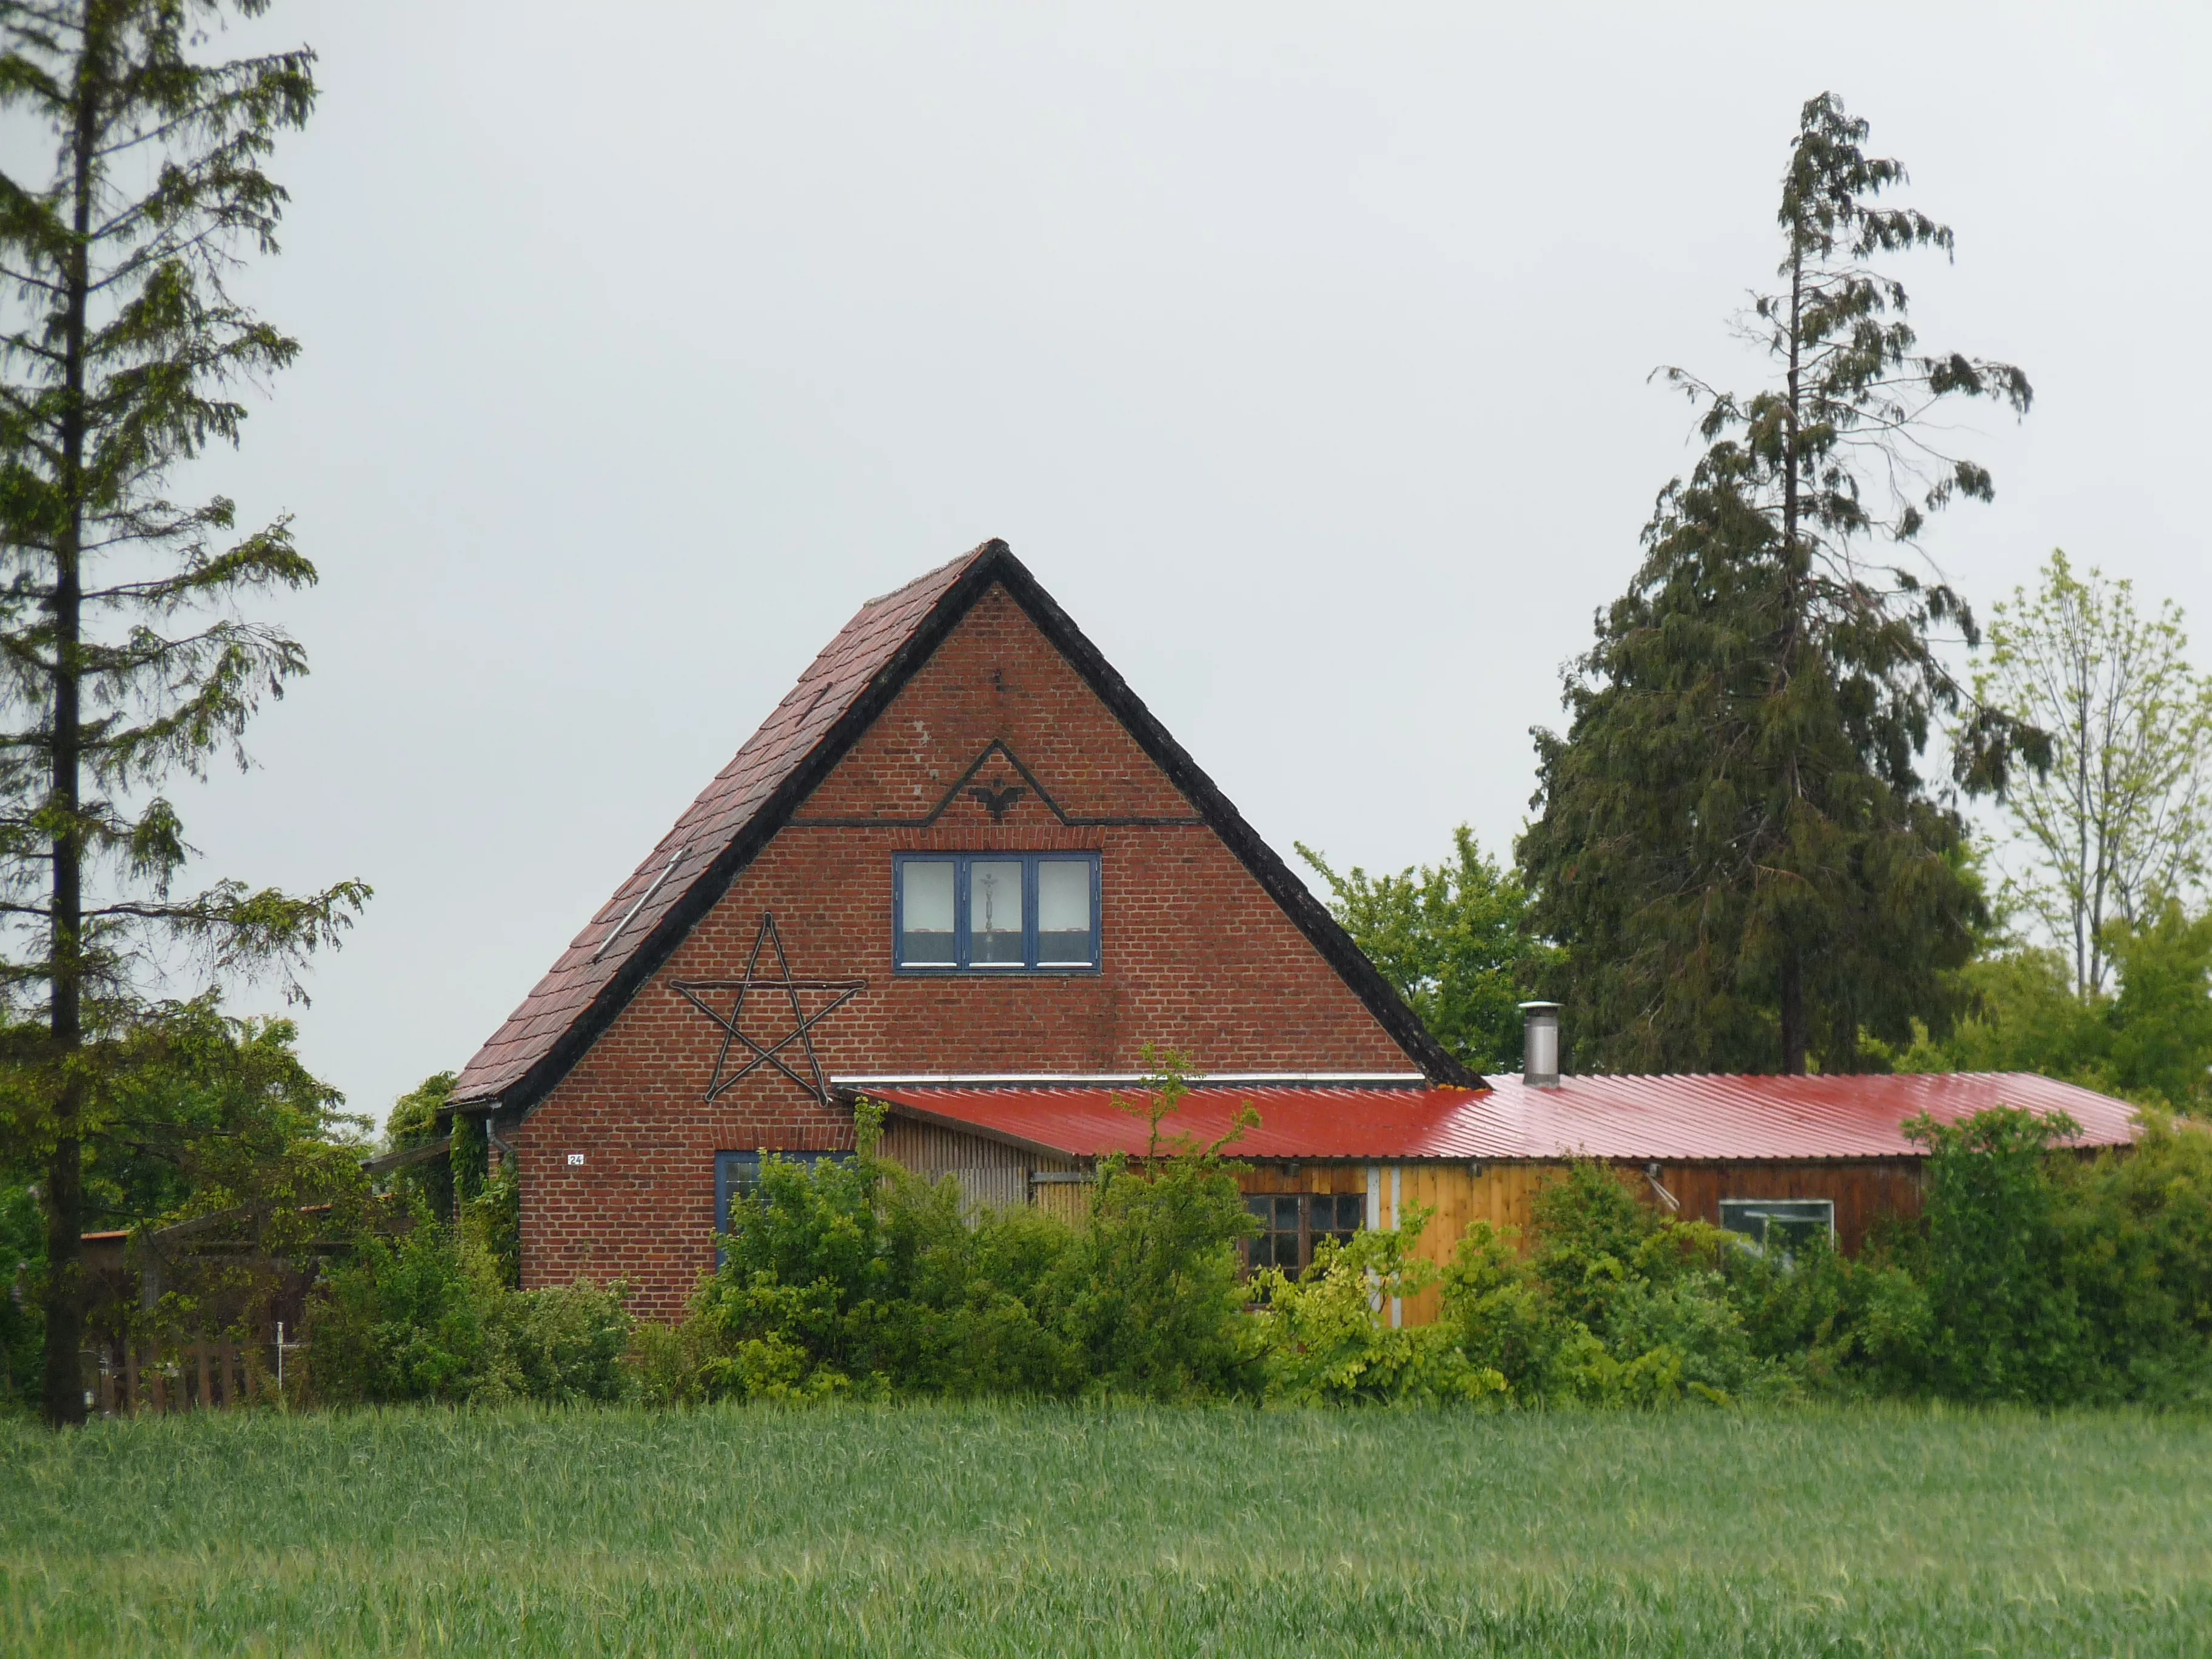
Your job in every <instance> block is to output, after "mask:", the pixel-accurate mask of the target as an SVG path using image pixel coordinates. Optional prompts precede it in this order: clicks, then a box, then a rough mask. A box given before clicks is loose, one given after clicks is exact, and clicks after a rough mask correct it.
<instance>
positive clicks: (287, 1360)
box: [85, 1325, 307, 1417]
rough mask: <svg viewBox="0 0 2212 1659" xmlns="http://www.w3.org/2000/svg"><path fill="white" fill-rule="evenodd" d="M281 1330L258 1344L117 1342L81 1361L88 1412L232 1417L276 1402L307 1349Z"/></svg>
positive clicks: (199, 1338)
mask: <svg viewBox="0 0 2212 1659" xmlns="http://www.w3.org/2000/svg"><path fill="white" fill-rule="evenodd" d="M306 1347H307V1344H306V1343H304V1342H290V1341H285V1340H283V1326H281V1325H280V1326H278V1327H277V1328H276V1330H275V1331H273V1332H270V1333H265V1334H264V1335H263V1336H262V1338H261V1340H257V1341H252V1342H246V1343H240V1342H234V1341H233V1340H230V1339H229V1338H228V1336H215V1337H210V1336H208V1335H206V1334H204V1333H199V1334H194V1335H193V1336H192V1337H191V1339H190V1340H178V1341H169V1342H135V1341H122V1342H117V1343H114V1344H112V1345H110V1346H106V1347H103V1348H102V1349H100V1351H98V1352H92V1353H88V1354H87V1355H86V1356H85V1358H86V1361H87V1365H86V1370H87V1371H88V1381H90V1379H91V1377H94V1376H96V1377H97V1379H98V1380H97V1382H96V1383H93V1385H92V1388H91V1392H92V1394H93V1396H94V1397H93V1400H92V1401H91V1402H89V1403H90V1404H91V1406H92V1408H93V1409H94V1410H95V1411H97V1412H98V1413H100V1415H101V1416H102V1417H136V1416H137V1415H138V1414H139V1413H141V1412H156V1413H160V1412H204V1411H234V1410H236V1409H237V1408H238V1407H240V1406H246V1405H251V1404H252V1403H254V1402H256V1401H261V1400H264V1399H267V1400H275V1399H276V1398H278V1397H279V1386H278V1378H279V1376H281V1375H282V1372H283V1370H284V1369H286V1368H288V1367H290V1366H294V1365H296V1364H297V1363H298V1362H297V1358H296V1356H298V1355H299V1354H300V1353H301V1352H303V1351H304V1350H305V1349H306Z"/></svg>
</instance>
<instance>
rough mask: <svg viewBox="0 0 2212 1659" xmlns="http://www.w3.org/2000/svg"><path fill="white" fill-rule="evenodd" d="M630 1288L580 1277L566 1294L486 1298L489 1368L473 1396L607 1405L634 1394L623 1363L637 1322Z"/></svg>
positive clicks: (495, 1294)
mask: <svg viewBox="0 0 2212 1659" xmlns="http://www.w3.org/2000/svg"><path fill="white" fill-rule="evenodd" d="M628 1295H629V1292H628V1290H627V1287H625V1286H623V1285H606V1286H605V1287H602V1286H599V1285H593V1284H592V1283H591V1282H590V1281H588V1280H586V1279H578V1280H577V1281H576V1282H575V1283H574V1285H568V1286H566V1287H564V1288H553V1289H548V1290H543V1291H505V1292H497V1291H495V1292H492V1293H490V1294H489V1295H488V1296H487V1297H486V1298H485V1300H486V1310H485V1311H486V1317H485V1320H484V1364H483V1372H482V1374H481V1375H479V1376H476V1377H474V1378H472V1379H471V1382H470V1384H469V1390H468V1397H469V1398H470V1399H471V1400H477V1401H487V1402H496V1401H504V1400H543V1401H551V1402H553V1403H556V1404H563V1405H567V1404H577V1403H581V1402H584V1401H615V1400H622V1399H626V1398H628V1397H629V1396H630V1395H632V1394H634V1393H635V1392H636V1383H635V1379H634V1378H633V1377H632V1376H631V1374H630V1372H629V1369H628V1368H627V1367H626V1366H625V1365H624V1364H623V1356H624V1354H625V1353H626V1352H628V1350H629V1342H630V1329H631V1327H632V1325H633V1324H634V1323H635V1321H633V1320H632V1319H631V1317H630V1315H629V1310H628V1309H627V1308H626V1307H625V1306H624V1305H623V1304H624V1302H625V1301H626V1300H627V1299H628Z"/></svg>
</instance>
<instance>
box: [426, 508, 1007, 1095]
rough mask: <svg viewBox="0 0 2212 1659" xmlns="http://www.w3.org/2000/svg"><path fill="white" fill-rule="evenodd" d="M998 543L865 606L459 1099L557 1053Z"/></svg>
mask: <svg viewBox="0 0 2212 1659" xmlns="http://www.w3.org/2000/svg"><path fill="white" fill-rule="evenodd" d="M997 545H998V544H996V543H986V544H984V545H983V546H981V547H979V548H977V549H975V550H974V551H973V552H969V553H963V554H962V555H961V556H959V557H958V558H957V559H955V560H953V561H952V562H951V563H950V564H945V565H940V566H939V567H938V568H936V569H934V570H933V571H931V572H930V573H929V574H927V575H926V576H920V577H917V578H915V580H913V581H910V582H908V584H907V585H906V586H904V587H902V588H899V589H898V590H896V592H890V593H886V594H884V596H883V597H882V598H881V599H871V600H869V601H868V602H867V604H866V605H862V606H861V607H860V612H859V614H858V615H856V616H855V617H854V618H853V620H852V621H850V622H848V623H846V624H845V626H844V629H842V631H841V632H840V633H839V634H838V635H837V637H836V639H834V640H832V641H829V644H828V645H827V646H825V647H823V650H822V653H821V654H820V655H819V656H817V657H816V658H815V659H814V661H813V663H812V665H811V666H810V667H809V668H808V669H807V671H805V673H804V674H801V675H800V676H799V684H796V685H794V686H793V687H792V688H791V691H790V694H789V695H788V696H786V697H785V698H784V700H783V701H782V702H780V703H778V704H777V705H776V708H775V713H774V714H770V715H769V717H768V719H767V720H764V721H763V722H762V723H761V727H760V730H759V731H757V732H754V733H753V734H752V736H751V737H750V738H747V739H745V744H744V747H743V748H742V749H740V750H738V752H737V755H736V757H734V758H733V759H732V761H731V762H730V763H729V764H728V765H727V766H726V767H724V768H723V769H722V770H721V772H720V775H718V776H717V777H716V778H715V779H714V782H712V783H710V784H708V786H707V787H706V789H705V790H704V791H703V792H702V793H701V794H700V796H699V798H698V799H696V800H695V801H693V802H692V803H691V805H690V809H689V810H688V811H685V812H684V816H683V817H680V818H678V819H677V821H676V827H675V828H674V829H671V830H670V831H669V832H668V833H667V834H666V835H665V836H662V837H661V839H660V843H659V845H658V846H657V847H655V848H653V851H652V853H651V854H649V855H648V856H647V858H646V860H645V861H644V862H643V863H641V864H640V865H639V866H637V868H636V870H635V871H634V872H632V873H631V875H630V878H629V880H628V881H626V882H624V883H623V884H622V885H621V886H620V887H617V889H616V890H615V893H614V896H613V897H612V898H611V899H609V900H608V901H607V902H606V903H605V904H604V905H602V906H601V907H600V908H599V914H598V915H596V916H594V917H592V921H591V924H590V925H589V926H588V927H586V928H585V929H584V931H583V932H582V933H579V934H577V935H576V937H575V939H574V941H573V942H572V943H571V944H570V945H569V946H568V950H567V951H565V952H564V953H563V954H562V957H561V959H560V960H559V961H558V962H556V963H554V964H553V967H552V969H551V971H550V972H549V973H548V974H547V975H545V977H544V978H543V979H541V980H539V981H538V983H537V985H536V987H533V988H532V991H531V993H530V994H529V995H528V996H526V997H525V998H524V999H523V1000H522V1006H520V1007H519V1008H517V1009H516V1010H515V1011H514V1012H513V1013H511V1014H509V1015H508V1016H507V1023H506V1024H503V1025H501V1027H500V1028H499V1030H496V1031H495V1032H494V1033H493V1034H492V1036H491V1038H490V1040H489V1041H488V1042H486V1043H485V1044H484V1045H483V1048H479V1049H477V1053H476V1057H475V1058H474V1059H472V1060H470V1061H469V1063H468V1065H467V1066H465V1067H464V1068H463V1069H462V1072H461V1074H460V1078H459V1080H458V1081H457V1082H456V1083H455V1084H454V1085H453V1099H454V1100H455V1101H456V1102H459V1103H469V1102H472V1101H478V1100H487V1099H490V1098H492V1097H495V1096H497V1095H498V1094H500V1093H501V1091H503V1090H505V1089H507V1088H508V1087H509V1086H510V1085H513V1084H514V1083H516V1082H518V1081H520V1079H522V1077H523V1075H524V1074H525V1073H527V1072H528V1071H529V1070H530V1069H531V1067H532V1066H535V1065H537V1064H538V1062H539V1061H540V1060H544V1059H545V1058H546V1056H547V1055H548V1054H550V1052H551V1050H552V1048H553V1046H554V1044H555V1043H556V1042H558V1041H559V1040H560V1038H561V1037H562V1035H563V1034H564V1033H566V1032H567V1031H568V1029H569V1028H570V1027H571V1026H572V1025H573V1024H575V1023H576V1021H577V1019H578V1018H580V1016H581V1015H582V1014H583V1012H584V1011H585V1010H586V1008H587V1007H589V1006H590V1005H591V1003H592V1000H593V999H594V998H596V997H597V996H599V994H600V993H601V992H602V991H604V990H605V989H606V988H607V987H608V986H609V985H610V984H611V981H613V980H614V979H615V977H616V975H617V974H619V973H620V972H621V971H622V969H623V967H624V966H625V965H626V964H627V963H628V962H629V958H630V957H631V955H632V954H633V953H634V952H635V951H637V950H638V949H639V947H640V946H641V945H643V944H644V942H645V940H646V939H647V938H648V937H650V936H651V934H652V933H653V928H654V927H656V926H657V925H658V924H659V921H661V919H662V918H663V917H664V916H665V915H667V914H668V913H669V911H670V910H671V909H672V908H675V907H676V906H677V905H678V903H680V902H682V901H683V900H684V896H686V895H687V894H688V893H689V892H690V890H691V888H692V886H693V884H695V883H696V882H698V881H700V880H702V878H704V877H705V876H706V874H707V872H708V868H709V867H710V866H712V865H713V864H714V860H715V858H716V856H717V855H718V854H720V853H721V852H723V851H724V849H726V848H727V847H728V846H729V845H730V843H731V842H732V841H733V840H735V839H736V837H737V836H738V834H739V833H740V832H742V831H743V830H744V829H745V827H746V826H747V825H748V824H750V823H751V822H752V819H753V817H754V815H755V814H756V813H757V812H758V811H760V810H761V808H762V807H763V806H764V805H766V804H767V803H768V800H769V797H770V796H772V795H773V794H775V791H776V789H777V787H778V786H779V785H781V783H783V781H785V780H786V779H787V778H788V777H789V776H790V775H791V774H792V773H793V771H794V770H795V769H797V768H798V767H799V763H801V762H802V761H804V760H805V758H806V757H807V756H808V755H810V754H811V753H812V752H813V750H814V749H815V747H816V745H817V744H819V743H821V741H822V739H823V738H824V737H826V736H827V735H828V734H829V728H830V727H831V726H834V725H835V724H836V721H837V719H838V717H839V716H840V715H842V714H844V713H845V711H846V710H847V709H848V708H850V707H851V706H852V703H853V702H854V699H855V698H856V697H858V696H860V692H861V690H863V689H864V688H865V687H866V685H867V684H868V683H869V681H870V680H872V679H873V678H875V676H876V675H877V673H878V671H881V670H882V669H883V668H884V665H886V664H887V663H889V662H890V659H891V658H892V657H893V656H894V655H895V654H896V653H897V651H898V648H899V647H901V646H902V645H903V644H905V643H906V641H907V640H908V638H909V637H910V636H911V635H913V633H914V631H915V629H916V628H917V627H918V626H919V625H920V624H921V621H922V619H923V618H924V617H927V615H928V614H929V611H930V608H931V607H932V606H933V605H935V604H936V603H937V601H938V600H939V599H940V598H941V597H943V595H944V593H945V589H947V588H948V587H950V586H952V584H953V583H954V582H955V581H957V580H958V579H959V577H960V574H961V573H962V572H963V571H964V570H966V569H967V568H968V567H969V565H970V564H972V563H974V562H975V561H976V560H977V559H979V558H981V557H982V556H984V555H985V554H986V553H987V552H989V551H990V550H992V549H993V548H994V547H995V546H997ZM633 912H634V913H635V914H633ZM617 930H619V933H617Z"/></svg>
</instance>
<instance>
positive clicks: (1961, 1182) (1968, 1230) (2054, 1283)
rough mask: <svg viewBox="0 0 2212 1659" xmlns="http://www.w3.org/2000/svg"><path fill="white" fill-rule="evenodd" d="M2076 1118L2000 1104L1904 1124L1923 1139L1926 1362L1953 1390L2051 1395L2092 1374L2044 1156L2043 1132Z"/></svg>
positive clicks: (2046, 1139)
mask: <svg viewBox="0 0 2212 1659" xmlns="http://www.w3.org/2000/svg"><path fill="white" fill-rule="evenodd" d="M2074 1127H2075V1126H2074V1125H2073V1123H2072V1122H2071V1121H2069V1120H2068V1119H2066V1118H2065V1117H2064V1116H2063V1115H2058V1114H2056V1113H2054V1114H2051V1115H2038V1114H2035V1113H2033V1112H2025V1111H2019V1110H2015V1109H2010V1108H2007V1107H1998V1108H1995V1109H1991V1110H1989V1111H1984V1112H1978V1113H1976V1114H1974V1115H1972V1117H1969V1118H1966V1119H1963V1120H1961V1121H1959V1122H1957V1123H1954V1124H1944V1123H1939V1122H1936V1121H1935V1120H1934V1119H1932V1118H1928V1117H1921V1118H1917V1119H1915V1120H1914V1121H1912V1122H1911V1123H1909V1124H1907V1125H1906V1126H1905V1132H1906V1133H1908V1134H1909V1135H1911V1137H1912V1138H1913V1139H1916V1140H1917V1141H1919V1142H1920V1143H1922V1144H1923V1146H1926V1147H1927V1148H1928V1166H1927V1167H1928V1173H1927V1176H1926V1180H1927V1194H1928V1200H1927V1204H1928V1210H1927V1218H1928V1272H1927V1281H1926V1283H1927V1290H1928V1297H1929V1305H1930V1308H1931V1310H1932V1313H1933V1316H1934V1332H1933V1338H1932V1342H1931V1348H1930V1362H1931V1367H1932V1370H1933V1375H1934V1383H1935V1386H1936V1388H1937V1389H1939V1390H1940V1391H1941V1392H1942V1393H1943V1394H1945V1395H1948V1396H1950V1397H1951V1398H1953V1399H1957V1400H1970V1401H1999V1400H2012V1401H2032V1402H2035V1403H2040V1404H2050V1403H2054V1402H2056V1401H2063V1400H2068V1399H2074V1398H2078V1397H2080V1396H2081V1395H2082V1394H2083V1393H2085V1392H2086V1391H2087V1388H2088V1386H2089V1385H2090V1383H2092V1381H2093V1372H2094V1370H2095V1366H2094V1362H2093V1356H2092V1353H2091V1352H2090V1346H2089V1342H2088V1340H2087V1339H2088V1337H2089V1328H2088V1327H2087V1324H2086V1322H2084V1321H2083V1319H2082V1317H2081V1306H2080V1298H2079V1297H2078V1295H2077V1294H2076V1292H2075V1287H2074V1286H2073V1285H2071V1284H2069V1283H2068V1282H2067V1276H2066V1273H2065V1250H2064V1248H2063V1238H2062V1236H2061V1233H2060V1231H2059V1227H2058V1225H2057V1187H2056V1185H2055V1183H2054V1182H2052V1180H2051V1174H2050V1170H2049V1168H2048V1165H2049V1163H2050V1152H2051V1146H2052V1144H2053V1143H2054V1142H2055V1141H2057V1140H2059V1139H2063V1138H2064V1137H2065V1136H2066V1135H2068V1134H2069V1133H2073V1131H2074Z"/></svg>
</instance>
